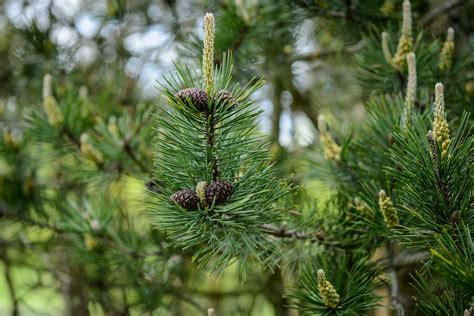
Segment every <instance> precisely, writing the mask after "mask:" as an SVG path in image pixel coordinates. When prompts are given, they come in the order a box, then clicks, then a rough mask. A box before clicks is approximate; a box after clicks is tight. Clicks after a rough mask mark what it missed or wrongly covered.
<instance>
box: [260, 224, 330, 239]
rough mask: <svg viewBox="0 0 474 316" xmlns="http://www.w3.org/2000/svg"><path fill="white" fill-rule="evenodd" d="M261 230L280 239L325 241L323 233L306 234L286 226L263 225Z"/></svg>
mask: <svg viewBox="0 0 474 316" xmlns="http://www.w3.org/2000/svg"><path fill="white" fill-rule="evenodd" d="M260 228H261V229H262V232H264V233H266V234H270V235H273V236H275V237H280V238H295V239H310V240H318V241H324V240H325V237H324V232H323V231H317V232H304V231H298V230H294V229H288V228H287V227H285V226H280V227H278V226H275V225H272V224H262V225H261V226H260Z"/></svg>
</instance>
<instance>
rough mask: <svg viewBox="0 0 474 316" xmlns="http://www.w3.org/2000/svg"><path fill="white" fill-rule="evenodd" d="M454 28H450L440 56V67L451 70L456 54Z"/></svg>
mask: <svg viewBox="0 0 474 316" xmlns="http://www.w3.org/2000/svg"><path fill="white" fill-rule="evenodd" d="M454 47H455V46H454V30H453V28H451V27H450V28H448V35H447V36H446V41H445V42H444V43H443V48H442V49H441V53H440V56H439V69H441V70H449V69H451V66H452V64H453V55H454Z"/></svg>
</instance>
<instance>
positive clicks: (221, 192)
mask: <svg viewBox="0 0 474 316" xmlns="http://www.w3.org/2000/svg"><path fill="white" fill-rule="evenodd" d="M233 188H234V187H233V185H232V182H230V181H227V180H224V181H216V182H212V183H211V184H210V185H208V186H207V188H206V200H207V203H208V204H209V205H212V203H214V204H215V205H218V204H222V203H224V202H225V201H227V200H228V199H229V197H230V196H231V195H232V190H233Z"/></svg>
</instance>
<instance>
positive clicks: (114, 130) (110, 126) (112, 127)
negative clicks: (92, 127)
mask: <svg viewBox="0 0 474 316" xmlns="http://www.w3.org/2000/svg"><path fill="white" fill-rule="evenodd" d="M107 130H108V131H109V133H110V134H112V135H113V136H114V137H117V138H118V137H119V127H118V125H117V118H116V117H115V116H111V117H110V118H109V122H108V123H107Z"/></svg>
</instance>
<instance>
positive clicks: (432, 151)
mask: <svg viewBox="0 0 474 316" xmlns="http://www.w3.org/2000/svg"><path fill="white" fill-rule="evenodd" d="M426 139H427V140H428V144H429V145H430V155H431V161H433V165H434V166H435V170H436V173H438V170H439V158H438V146H437V145H436V140H435V139H434V136H433V132H432V131H429V132H428V134H426Z"/></svg>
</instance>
